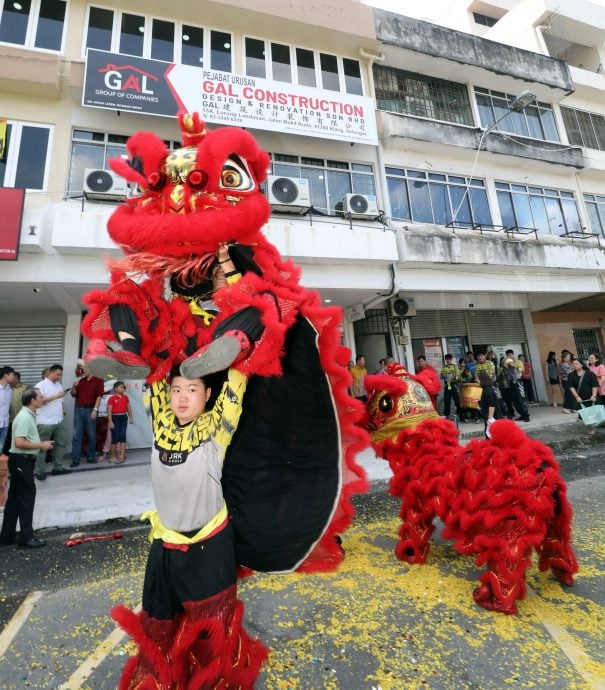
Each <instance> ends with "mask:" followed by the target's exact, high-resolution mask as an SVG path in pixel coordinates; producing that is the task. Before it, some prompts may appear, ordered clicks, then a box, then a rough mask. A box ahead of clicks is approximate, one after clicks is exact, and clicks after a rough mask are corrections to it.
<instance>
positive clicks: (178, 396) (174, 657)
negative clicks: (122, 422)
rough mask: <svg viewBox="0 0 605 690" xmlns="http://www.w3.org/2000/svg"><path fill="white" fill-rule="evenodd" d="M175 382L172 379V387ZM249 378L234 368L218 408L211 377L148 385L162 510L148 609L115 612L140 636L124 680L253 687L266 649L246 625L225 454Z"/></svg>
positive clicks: (148, 575)
mask: <svg viewBox="0 0 605 690" xmlns="http://www.w3.org/2000/svg"><path fill="white" fill-rule="evenodd" d="M168 386H169V387H168ZM245 389H246V377H245V376H244V375H243V374H241V373H240V372H238V371H236V370H235V369H231V370H229V374H228V378H227V381H226V382H225V383H224V384H223V387H222V390H221V392H220V395H219V396H218V398H217V399H216V402H215V403H214V405H213V407H212V409H210V410H209V411H206V404H207V402H208V400H209V398H210V395H211V389H210V388H209V387H207V386H206V383H205V382H204V380H203V379H201V378H197V379H191V380H190V379H185V378H183V377H182V376H180V374H179V372H178V371H176V372H174V373H173V375H172V377H171V378H170V383H169V384H168V383H167V382H166V381H160V382H156V383H153V384H152V386H151V391H150V400H151V417H152V428H153V436H154V445H153V448H152V453H151V478H152V484H153V493H154V499H155V504H156V510H155V511H152V512H150V513H147V514H145V516H143V517H147V518H149V519H150V521H151V525H152V530H151V539H152V540H153V541H152V545H151V550H150V553H149V557H148V561H147V567H146V571H145V583H144V586H143V612H142V614H141V615H140V616H137V615H136V614H134V613H133V612H131V611H129V610H128V609H125V608H124V607H117V608H116V609H114V611H113V616H114V618H115V619H116V621H117V622H118V623H120V625H121V626H122V627H123V628H124V629H125V630H126V631H127V632H129V633H130V634H131V635H132V636H133V638H134V640H135V642H137V643H138V644H139V648H140V651H139V654H138V655H137V656H135V657H133V658H132V659H131V660H130V661H129V662H128V664H127V666H126V668H125V670H124V674H123V676H122V681H121V684H120V688H121V689H128V690H134V689H135V688H143V687H154V688H155V687H157V688H161V690H168V689H172V688H181V687H182V688H184V687H191V688H205V687H209V688H210V687H212V688H214V687H217V686H218V685H219V684H220V683H224V684H225V687H238V688H240V687H241V688H248V687H252V685H253V683H254V680H255V679H256V676H257V675H258V672H259V669H260V666H261V664H262V663H263V661H264V659H265V658H266V656H267V652H266V650H265V649H264V647H263V646H262V645H261V644H260V643H259V642H257V641H255V640H251V639H250V638H249V637H248V635H247V634H246V632H245V631H244V629H243V628H242V627H241V619H242V613H243V605H242V604H241V602H238V601H237V599H236V589H237V586H236V582H237V562H236V557H235V542H234V533H233V525H232V524H231V521H230V520H229V515H228V511H227V506H226V504H225V499H224V497H223V492H222V487H221V471H222V463H223V460H224V457H225V452H226V448H227V446H228V444H229V442H230V440H231V437H232V436H233V434H234V433H235V430H236V428H237V424H238V421H239V418H240V415H241V411H242V399H243V396H244V392H245Z"/></svg>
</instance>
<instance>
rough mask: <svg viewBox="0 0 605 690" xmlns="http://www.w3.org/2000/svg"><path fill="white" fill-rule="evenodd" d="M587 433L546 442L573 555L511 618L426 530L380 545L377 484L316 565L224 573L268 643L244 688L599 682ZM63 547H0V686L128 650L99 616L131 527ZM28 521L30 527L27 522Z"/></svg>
mask: <svg viewBox="0 0 605 690" xmlns="http://www.w3.org/2000/svg"><path fill="white" fill-rule="evenodd" d="M603 450H604V449H603V446H600V447H596V448H590V449H584V450H581V451H578V452H575V453H571V454H569V455H567V456H564V457H561V458H560V459H561V461H562V465H563V468H564V474H565V477H566V479H567V481H568V483H569V495H570V498H571V501H572V505H573V508H574V541H575V550H576V554H577V557H578V561H579V562H580V565H581V570H580V573H579V574H578V576H577V579H576V583H575V585H574V586H573V587H571V588H565V587H562V586H561V585H560V584H559V583H558V582H557V581H556V580H555V579H554V578H553V576H552V575H551V574H550V573H540V572H539V571H538V570H537V568H536V567H535V566H534V567H532V568H531V570H530V571H529V574H528V583H529V585H530V594H529V596H528V597H527V598H526V599H525V600H524V601H523V602H521V603H520V605H519V615H518V616H516V617H510V616H504V615H502V614H498V613H493V612H488V611H485V610H483V609H481V608H478V607H477V606H476V605H475V604H474V602H473V600H472V590H473V588H474V587H475V586H476V579H477V575H478V570H477V568H476V567H475V566H474V563H473V560H472V559H471V558H470V557H464V556H460V555H458V554H456V552H455V551H454V549H453V547H452V544H451V542H444V541H442V540H441V538H440V536H439V533H438V531H437V532H436V534H435V535H434V538H433V546H432V550H431V555H430V557H429V562H428V564H426V565H422V566H409V565H407V564H405V563H401V562H399V561H397V559H396V558H395V556H394V554H393V548H394V545H395V539H396V534H397V528H398V517H397V514H398V503H397V501H395V500H394V499H392V498H391V497H388V496H387V495H386V484H384V483H375V484H374V485H373V486H372V491H371V492H370V493H369V494H367V495H365V496H363V497H358V499H357V501H356V503H357V506H358V513H357V519H356V523H355V526H354V527H353V528H352V529H350V530H349V531H348V532H347V533H346V535H345V537H344V547H345V549H346V554H347V558H346V561H345V563H344V565H343V566H342V568H341V569H340V571H339V572H338V573H335V574H330V575H313V576H309V575H280V576H277V575H254V576H253V577H251V578H249V579H247V580H244V581H242V582H241V584H240V596H241V598H242V599H243V601H244V603H245V606H246V626H247V628H248V631H249V632H250V633H251V634H252V635H256V636H258V637H260V638H261V639H262V641H263V642H264V643H265V645H266V646H267V647H269V648H270V650H271V655H270V658H269V660H268V662H267V664H266V665H265V667H264V669H263V672H262V675H261V677H260V679H259V681H258V683H257V685H256V688H258V689H259V690H265V689H266V690H290V689H292V690H323V689H326V690H337V689H343V690H357V689H358V688H359V689H362V688H364V689H367V690H373V689H374V690H378V689H379V688H380V689H381V690H395V689H396V690H416V689H420V688H423V689H424V688H427V689H430V690H467V689H468V690H471V689H473V690H492V689H493V690H505V689H507V688H535V689H538V690H542V689H544V690H594V689H599V690H602V689H603V688H605V632H604V631H605V587H604V584H605V566H604V563H605V547H604V544H605V466H604V462H605V457H604V454H603ZM116 530H122V532H123V538H122V539H119V540H111V541H98V542H92V543H86V544H81V545H79V546H74V547H72V548H68V547H67V546H65V545H64V541H65V539H66V538H67V537H69V536H71V535H70V534H68V533H66V532H53V533H51V534H50V535H48V536H49V546H48V547H47V548H45V549H40V550H36V551H24V550H19V549H17V548H14V547H5V548H2V549H0V563H1V566H0V569H1V570H0V576H1V580H0V630H2V631H3V632H2V633H0V688H2V690H23V689H24V688H34V689H36V690H57V689H60V690H76V689H78V688H82V689H90V688H97V689H102V690H114V689H115V688H116V687H117V685H118V679H119V676H120V671H121V668H122V667H123V665H124V663H125V661H126V659H127V656H128V655H129V654H131V653H132V652H133V647H132V645H131V643H129V642H128V640H127V638H124V637H123V636H122V635H121V633H120V632H119V631H116V629H115V626H114V625H113V622H112V621H111V619H110V618H109V616H108V611H109V609H110V608H111V607H112V606H113V605H115V604H116V603H124V604H127V605H129V606H133V607H134V606H135V605H137V604H138V602H139V599H140V593H141V586H142V579H143V568H144V563H145V558H146V553H147V540H146V529H142V528H139V527H133V526H132V523H120V522H112V523H108V524H103V525H98V526H97V528H96V529H90V530H87V534H90V533H110V532H114V531H116ZM39 536H43V535H39Z"/></svg>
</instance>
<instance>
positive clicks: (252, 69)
mask: <svg viewBox="0 0 605 690" xmlns="http://www.w3.org/2000/svg"><path fill="white" fill-rule="evenodd" d="M246 74H247V75H248V76H249V77H260V78H261V79H265V77H266V76H267V71H266V68H265V42H264V41H260V40H259V39H258V38H247V39H246Z"/></svg>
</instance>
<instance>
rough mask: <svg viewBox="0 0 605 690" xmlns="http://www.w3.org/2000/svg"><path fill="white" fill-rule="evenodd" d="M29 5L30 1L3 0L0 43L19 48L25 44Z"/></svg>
mask: <svg viewBox="0 0 605 690" xmlns="http://www.w3.org/2000/svg"><path fill="white" fill-rule="evenodd" d="M30 5H31V3H30V0H21V2H13V0H4V7H3V8H2V19H1V20H0V41H4V43H15V44H17V45H21V46H22V45H24V44H25V34H26V32H27V20H28V18H29V10H30Z"/></svg>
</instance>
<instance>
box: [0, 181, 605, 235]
mask: <svg viewBox="0 0 605 690" xmlns="http://www.w3.org/2000/svg"><path fill="white" fill-rule="evenodd" d="M1 181H2V178H1V173H0V183H1ZM586 215H587V216H588V226H589V229H590V231H591V232H598V233H600V234H603V226H602V225H601V219H600V218H599V211H598V209H597V205H596V204H586Z"/></svg>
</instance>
